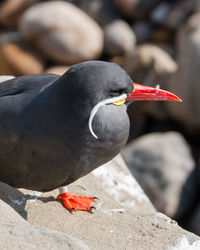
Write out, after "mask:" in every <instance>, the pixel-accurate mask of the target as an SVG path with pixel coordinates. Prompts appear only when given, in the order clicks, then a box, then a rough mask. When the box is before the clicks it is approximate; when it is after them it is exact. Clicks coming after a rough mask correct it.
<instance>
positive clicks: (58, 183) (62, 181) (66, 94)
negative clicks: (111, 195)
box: [0, 61, 180, 211]
mask: <svg viewBox="0 0 200 250" xmlns="http://www.w3.org/2000/svg"><path fill="white" fill-rule="evenodd" d="M134 100H173V101H180V99H179V98H178V97H176V96H175V95H173V94H171V93H169V92H167V91H164V90H160V89H159V88H151V87H146V86H143V85H139V84H133V81H132V80H131V78H130V77H129V76H128V74H127V73H126V72H125V71H124V70H123V69H122V68H121V67H119V66H118V65H116V64H113V63H108V62H103V61H88V62H83V63H79V64H77V65H74V66H72V67H71V68H70V69H69V70H68V71H67V72H66V73H65V74H64V75H62V76H58V75H55V74H39V75H29V76H23V77H17V78H14V79H11V80H7V81H5V82H4V83H1V84H0V181H2V182H5V183H7V184H9V185H11V186H13V187H23V188H27V189H31V190H37V191H49V190H52V189H55V188H60V195H59V196H58V198H61V199H62V201H63V204H64V205H65V206H66V207H67V209H68V210H69V211H74V210H87V211H91V206H90V204H91V202H92V201H93V197H80V196H76V195H71V194H69V193H67V192H66V189H65V188H64V186H66V185H68V184H69V183H72V182H74V181H75V180H77V179H78V178H80V177H82V176H84V175H86V174H88V173H89V172H91V171H92V170H93V169H95V168H97V167H99V166H100V165H102V164H104V163H106V162H108V161H110V160H111V159H112V158H113V157H114V156H115V155H117V154H118V153H119V152H120V150H121V149H122V148H123V147H124V145H125V144H126V141H127V138H128V134H129V118H128V115H127V112H126V110H127V105H128V103H129V102H130V101H134Z"/></svg>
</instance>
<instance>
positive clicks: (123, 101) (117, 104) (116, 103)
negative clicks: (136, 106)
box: [112, 99, 126, 106]
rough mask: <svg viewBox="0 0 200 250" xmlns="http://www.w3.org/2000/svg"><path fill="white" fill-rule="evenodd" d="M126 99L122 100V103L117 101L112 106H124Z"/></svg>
mask: <svg viewBox="0 0 200 250" xmlns="http://www.w3.org/2000/svg"><path fill="white" fill-rule="evenodd" d="M125 101H126V100H125V99H123V100H120V101H116V102H113V103H112V104H114V105H116V106H120V105H123V104H124V103H125Z"/></svg>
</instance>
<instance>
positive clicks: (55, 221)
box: [0, 158, 200, 250]
mask: <svg viewBox="0 0 200 250" xmlns="http://www.w3.org/2000/svg"><path fill="white" fill-rule="evenodd" d="M110 164H111V163H109V166H107V168H108V170H106V171H105V169H104V170H103V171H100V170H96V171H97V172H98V171H100V173H97V172H96V173H95V175H94V174H93V173H91V174H89V175H88V176H85V177H83V178H81V179H80V180H78V181H76V182H75V183H73V184H71V185H69V191H70V192H73V193H76V194H83V195H86V194H87V195H88V194H89V195H96V196H98V198H99V201H96V202H95V203H96V204H94V205H95V206H96V208H97V209H96V210H95V211H94V213H93V214H90V213H86V212H80V211H79V212H77V213H73V214H71V213H69V212H68V211H67V210H66V209H65V208H64V207H63V206H62V205H61V204H60V203H59V202H57V201H56V199H55V197H56V195H57V191H55V190H54V191H52V192H48V193H43V194H42V193H39V192H33V191H28V190H23V189H19V190H17V189H15V188H12V187H9V186H8V185H6V184H3V183H1V187H0V198H1V199H3V200H4V201H6V202H7V203H9V204H10V205H11V206H12V207H13V208H14V209H15V210H16V211H18V212H19V213H20V214H21V215H22V216H23V217H24V218H26V219H27V220H28V221H29V222H30V223H31V224H33V225H38V226H37V228H40V227H48V228H50V229H55V230H59V231H61V232H64V233H66V234H67V235H68V236H70V237H74V238H77V239H79V240H81V241H82V242H83V243H84V244H86V245H87V246H88V247H90V248H91V249H127V250H129V249H133V248H134V249H148V250H151V249H152V250H154V249H157V250H161V249H162V250H165V249H166V250H172V249H179V248H177V247H179V245H180V244H182V245H183V243H184V245H185V246H187V250H189V249H191V250H192V249H193V250H197V249H198V248H197V247H199V246H200V240H199V238H198V237H197V236H195V235H194V234H191V233H189V232H187V231H185V230H183V229H181V228H180V227H178V226H177V224H176V222H175V221H173V220H171V219H170V218H168V217H166V216H165V215H163V214H160V213H155V212H154V209H153V208H152V205H151V204H150V202H149V205H150V206H149V211H147V210H146V212H144V210H143V211H142V210H141V211H140V212H138V211H137V209H134V207H133V208H128V207H126V206H124V205H122V204H121V203H119V202H117V201H115V200H114V199H113V198H111V196H110V193H112V192H110V190H111V189H110V187H109V186H108V185H110V184H112V185H111V186H113V187H114V186H115V187H116V186H117V185H118V184H119V186H120V185H121V187H122V188H119V190H120V189H121V191H122V192H123V186H124V185H125V182H127V181H128V178H127V177H126V178H124V176H126V175H127V172H126V171H125V172H124V173H123V174H122V177H121V178H120V177H119V178H118V179H117V183H118V184H117V183H115V182H114V179H113V178H110V176H109V175H112V174H113V169H114V167H117V168H121V167H120V166H122V168H121V171H122V169H123V168H124V167H123V164H122V162H121V160H120V159H119V158H118V159H115V160H114V161H113V162H112V164H113V166H111V165H110ZM110 167H111V168H112V170H111V172H112V174H109V175H102V173H101V172H107V173H108V171H109V170H110ZM103 168H106V166H104V167H103ZM118 170H119V169H118ZM122 172H123V171H122ZM117 173H119V172H118V171H115V173H114V174H113V176H115V178H116V177H117V176H116V174H117ZM129 178H130V177H129ZM120 179H122V182H120V181H119V180H120ZM108 183H109V184H108ZM135 183H136V182H135ZM129 188H130V187H129ZM125 189H126V188H125ZM136 190H138V188H137V187H136ZM136 190H135V191H136ZM135 191H133V192H135ZM119 192H120V191H119ZM138 195H139V196H140V195H142V196H141V197H143V196H144V194H143V193H141V189H140V188H139V192H138ZM137 197H138V196H137ZM141 197H140V198H141ZM135 199H138V198H135ZM143 202H145V200H144V199H143V198H142V199H141V205H142V203H143ZM137 206H138V205H136V207H137ZM3 212H5V210H4V209H3ZM39 226H40V227H39ZM33 227H34V229H35V226H33ZM0 228H1V226H0ZM43 230H44V229H43ZM35 241H36V240H35ZM79 242H80V241H79ZM195 247H196V248H195ZM37 249H40V248H37ZM45 249H51V248H48V247H46V248H45ZM58 249H59V247H58ZM75 249H76V248H75ZM83 249H84V248H83ZM180 249H181V248H180Z"/></svg>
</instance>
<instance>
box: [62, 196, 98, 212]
mask: <svg viewBox="0 0 200 250" xmlns="http://www.w3.org/2000/svg"><path fill="white" fill-rule="evenodd" d="M57 199H61V200H62V203H63V205H64V206H65V207H66V208H67V209H68V210H69V211H70V212H74V211H78V210H82V211H88V212H91V211H92V208H94V207H91V203H92V202H93V201H94V199H95V197H87V196H77V195H72V194H70V193H62V194H59V195H58V196H57Z"/></svg>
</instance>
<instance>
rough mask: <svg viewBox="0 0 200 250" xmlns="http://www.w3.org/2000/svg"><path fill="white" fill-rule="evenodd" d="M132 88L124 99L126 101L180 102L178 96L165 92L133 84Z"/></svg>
mask: <svg viewBox="0 0 200 250" xmlns="http://www.w3.org/2000/svg"><path fill="white" fill-rule="evenodd" d="M133 86H134V89H133V92H132V93H131V94H130V95H129V96H128V97H127V98H126V101H139V100H149V101H150V100H151V101H177V102H182V100H181V99H180V98H179V97H178V96H176V95H174V94H172V93H170V92H168V91H166V90H162V89H159V88H152V87H148V86H144V85H140V84H137V83H133Z"/></svg>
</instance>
